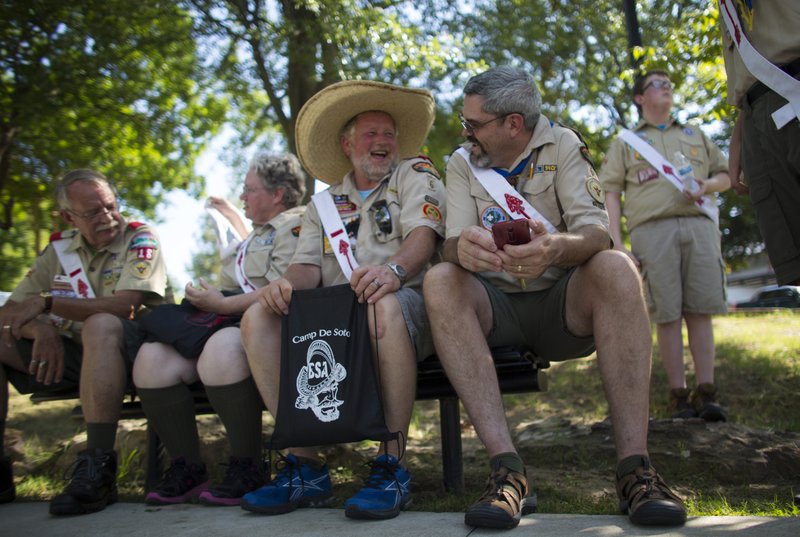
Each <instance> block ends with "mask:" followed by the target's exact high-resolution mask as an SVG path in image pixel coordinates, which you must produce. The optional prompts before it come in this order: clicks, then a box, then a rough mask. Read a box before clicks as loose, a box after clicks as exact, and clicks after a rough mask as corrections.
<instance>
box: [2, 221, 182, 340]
mask: <svg viewBox="0 0 800 537" xmlns="http://www.w3.org/2000/svg"><path fill="white" fill-rule="evenodd" d="M69 237H71V238H72V242H71V243H70V244H69V246H68V248H67V250H68V251H75V252H77V253H78V257H79V258H80V260H81V265H82V266H83V270H84V272H85V274H86V277H87V278H88V279H89V284H90V285H91V286H92V290H93V291H94V294H95V296H96V297H98V298H101V297H105V296H111V295H113V294H114V293H115V292H116V291H141V292H144V293H145V296H144V304H145V305H146V306H147V307H149V308H152V307H154V306H157V305H159V304H161V303H163V302H164V297H165V296H166V295H167V268H166V265H165V263H164V256H162V255H161V244H160V242H159V240H158V236H157V235H156V233H155V231H154V230H153V228H151V227H150V226H149V225H147V224H140V223H138V222H129V223H128V224H127V225H125V227H124V229H123V231H122V232H121V233H120V234H119V235H117V237H116V238H115V239H114V241H113V242H112V243H111V244H110V245H109V246H107V247H106V248H105V249H103V250H101V251H99V252H94V251H93V250H92V249H91V248H90V247H89V245H88V244H86V242H85V241H84V239H83V236H82V235H81V234H80V233H79V232H78V230H76V229H71V230H68V231H65V232H63V233H61V238H69ZM44 290H51V291H52V293H53V294H54V295H55V296H58V295H62V296H74V295H73V294H72V292H71V290H72V287H71V286H70V283H69V278H68V277H67V276H66V275H65V274H64V269H63V268H62V267H61V263H60V262H59V260H58V256H57V254H56V251H55V249H54V248H53V247H52V246H51V245H49V244H48V245H47V247H46V248H45V249H44V251H42V253H41V254H40V255H39V257H38V258H36V262H35V263H34V264H33V267H32V268H31V269H30V270H29V271H28V274H27V275H26V276H25V278H23V280H22V281H21V282H20V284H19V285H18V286H17V288H16V289H15V290H14V292H13V293H12V294H11V296H10V297H9V300H13V301H15V302H22V301H23V300H25V299H27V298H30V297H32V296H36V295H38V294H39V293H40V292H41V291H44ZM68 324H69V325H70V326H69V332H68V333H64V334H63V335H66V336H69V337H75V336H77V334H78V333H79V332H80V327H81V325H82V324H83V323H68ZM65 328H66V327H65Z"/></svg>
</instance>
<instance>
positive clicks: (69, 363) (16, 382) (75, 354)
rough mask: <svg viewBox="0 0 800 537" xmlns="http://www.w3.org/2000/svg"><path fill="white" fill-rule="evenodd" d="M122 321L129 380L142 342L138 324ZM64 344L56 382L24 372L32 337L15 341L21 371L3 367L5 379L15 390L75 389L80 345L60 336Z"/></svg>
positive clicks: (124, 352)
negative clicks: (60, 375)
mask: <svg viewBox="0 0 800 537" xmlns="http://www.w3.org/2000/svg"><path fill="white" fill-rule="evenodd" d="M120 321H121V322H122V330H123V338H124V340H125V341H124V342H123V345H122V357H123V359H124V360H125V366H126V370H127V372H128V382H129V383H130V379H131V371H133V360H134V359H135V358H136V353H137V352H139V347H140V346H141V344H142V337H141V335H140V333H139V325H138V323H136V322H135V321H130V320H128V319H120ZM61 341H62V342H63V343H64V377H63V378H62V379H61V382H59V383H58V384H50V385H49V386H48V385H45V384H42V383H40V382H37V381H36V377H35V376H31V375H30V374H28V365H30V362H31V355H32V353H33V340H30V339H20V340H18V341H17V354H18V355H19V357H20V358H21V359H22V362H23V363H24V364H25V370H24V371H19V370H17V369H14V368H13V367H8V366H5V369H6V375H7V376H8V381H9V382H10V383H11V384H12V385H13V386H14V388H15V389H16V390H17V392H19V393H33V392H49V391H61V390H70V389H77V388H78V385H79V383H80V379H81V363H82V362H83V347H82V346H81V344H80V343H78V342H77V341H74V340H73V339H71V338H68V337H62V338H61Z"/></svg>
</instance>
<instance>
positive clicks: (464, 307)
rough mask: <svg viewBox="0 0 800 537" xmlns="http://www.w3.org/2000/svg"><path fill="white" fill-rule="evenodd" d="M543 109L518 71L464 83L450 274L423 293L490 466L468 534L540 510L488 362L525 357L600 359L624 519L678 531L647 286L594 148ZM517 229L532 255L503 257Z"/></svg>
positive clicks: (520, 251)
mask: <svg viewBox="0 0 800 537" xmlns="http://www.w3.org/2000/svg"><path fill="white" fill-rule="evenodd" d="M540 106H541V96H540V95H539V90H538V88H537V87H536V83H535V82H534V80H533V78H532V77H531V76H530V75H529V74H527V73H526V72H525V71H522V70H518V69H515V68H511V67H498V68H495V69H491V70H489V71H487V72H484V73H482V74H480V75H477V76H475V77H473V78H472V79H470V81H469V82H468V83H467V85H466V87H465V88H464V105H463V111H462V114H461V116H460V119H461V122H462V125H463V127H464V135H465V137H466V138H467V142H466V143H465V144H464V145H463V146H462V147H461V148H460V149H459V150H458V151H456V153H454V154H453V155H452V156H451V158H450V160H449V162H448V165H447V181H446V185H447V213H448V218H447V232H446V240H445V243H444V251H443V256H444V261H445V262H443V263H440V264H438V265H435V266H434V267H433V268H432V269H431V270H429V272H428V274H427V275H426V277H425V281H424V288H423V293H424V296H425V298H426V301H425V302H426V308H427V310H428V316H429V319H430V323H431V327H432V329H433V337H434V343H435V345H436V350H437V353H438V356H439V358H440V360H441V362H442V364H443V365H444V368H445V371H446V372H447V375H448V377H449V379H450V381H451V383H452V384H453V386H454V387H455V389H456V391H457V392H458V395H459V398H460V399H461V401H462V402H463V403H464V407H465V408H466V410H467V412H468V413H469V415H470V419H471V420H472V423H473V425H474V426H475V430H476V432H477V433H478V436H479V437H480V439H481V441H482V442H483V443H484V445H485V446H486V449H487V451H488V452H489V455H490V457H491V462H490V464H491V470H492V473H491V476H490V477H489V480H488V483H487V487H486V490H485V492H484V494H483V496H482V497H481V498H480V499H479V500H478V501H477V502H476V503H474V504H473V505H472V506H471V507H470V508H469V509H468V510H467V513H466V517H465V522H466V524H468V525H470V526H476V527H488V528H513V527H515V526H516V525H517V524H518V523H519V520H520V517H521V515H522V514H526V513H530V512H533V511H534V510H535V508H536V495H535V494H534V493H533V492H532V490H531V488H530V486H529V485H528V480H527V475H526V471H525V466H524V463H523V462H522V460H521V459H520V457H519V455H518V454H517V452H516V449H515V447H514V445H513V442H512V440H511V434H510V432H509V430H508V425H507V422H506V420H505V411H504V408H503V399H502V395H501V393H500V389H499V387H498V383H497V377H496V373H495V369H494V364H493V363H492V355H491V352H490V348H491V347H494V346H500V345H527V346H529V347H530V348H532V350H533V351H534V352H535V353H536V354H538V355H539V356H540V357H542V358H544V359H546V360H549V361H560V360H566V359H571V358H578V357H582V356H588V355H589V354H591V353H592V352H594V351H595V350H596V351H597V357H598V361H599V364H600V373H601V375H602V377H603V383H604V385H605V392H606V395H607V398H608V403H609V408H610V411H611V416H612V419H613V428H614V438H615V442H616V448H617V457H618V465H617V472H616V474H617V476H616V482H617V493H618V495H619V499H620V503H619V505H620V509H621V510H622V511H623V512H626V513H628V514H629V515H630V518H631V520H632V521H633V522H634V523H636V524H643V525H681V524H683V523H684V522H685V520H686V510H685V508H684V506H683V504H682V502H681V500H680V498H678V497H677V496H676V495H675V494H674V493H673V492H672V491H671V490H670V489H669V488H668V487H667V485H666V484H665V483H664V481H663V480H662V479H661V477H660V476H659V475H658V473H656V471H655V469H654V468H653V467H652V465H651V464H650V459H649V456H648V452H647V424H648V415H649V384H650V352H651V338H650V327H649V324H648V320H647V311H646V308H645V302H644V296H643V293H642V283H641V279H640V278H639V275H638V272H637V271H636V268H635V267H634V265H633V263H632V262H631V261H630V259H629V258H628V257H627V256H625V255H624V254H622V253H621V252H617V251H614V250H612V249H611V248H610V247H611V241H610V238H609V232H608V216H607V214H606V211H605V207H604V205H603V191H602V188H601V187H600V183H599V181H598V179H597V175H596V173H595V171H594V169H593V167H592V164H591V162H590V160H589V157H588V151H587V150H586V147H585V145H584V144H583V142H582V141H581V140H580V138H579V137H578V136H577V135H576V134H575V133H574V132H573V131H571V130H570V129H567V128H564V127H562V126H560V125H557V124H554V123H551V122H550V120H548V119H547V118H546V117H544V116H542V115H541V113H540ZM511 220H522V221H524V222H525V223H526V226H527V232H528V235H529V237H525V236H524V233H522V234H521V235H522V238H521V239H520V238H519V236H520V233H519V230H517V231H516V232H512V233H511V235H510V237H511V238H512V242H523V243H524V244H511V243H508V244H504V245H503V246H502V248H500V247H498V243H496V242H495V240H494V237H493V234H492V231H491V229H492V228H493V226H496V225H498V224H499V223H502V222H506V221H511ZM501 225H502V224H501ZM498 235H500V236H503V238H504V239H507V238H509V234H508V232H505V233H503V234H498ZM528 238H529V239H530V240H527V239H528ZM526 241H527V242H526ZM442 297H446V300H444V299H442Z"/></svg>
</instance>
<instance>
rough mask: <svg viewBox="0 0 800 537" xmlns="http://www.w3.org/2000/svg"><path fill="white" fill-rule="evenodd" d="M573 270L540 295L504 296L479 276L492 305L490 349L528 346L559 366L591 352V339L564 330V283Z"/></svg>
mask: <svg viewBox="0 0 800 537" xmlns="http://www.w3.org/2000/svg"><path fill="white" fill-rule="evenodd" d="M573 273H574V269H573V270H571V271H569V272H568V273H567V274H566V275H565V276H564V277H563V278H561V279H560V280H558V281H557V282H556V284H555V285H554V286H553V287H551V288H549V289H545V290H543V291H532V292H529V293H505V292H503V291H501V290H500V289H498V288H497V287H495V286H494V285H493V284H491V283H490V282H489V281H488V280H486V279H485V278H483V277H482V276H480V275H475V277H476V278H478V281H480V282H481V284H483V286H484V288H485V289H486V293H487V294H488V295H489V301H490V302H491V304H492V329H491V331H490V332H489V336H488V337H487V338H486V342H487V343H488V344H489V347H501V346H507V345H527V346H528V347H530V348H531V350H532V351H533V352H534V353H535V354H536V355H537V356H538V357H540V358H543V359H545V360H548V361H550V362H560V361H563V360H569V359H572V358H580V357H583V356H588V355H590V354H591V353H593V352H594V338H593V337H592V336H588V337H578V336H575V335H573V334H572V333H570V331H569V330H568V329H567V322H566V315H565V311H566V308H565V303H566V299H567V283H569V280H570V278H571V277H572V274H573Z"/></svg>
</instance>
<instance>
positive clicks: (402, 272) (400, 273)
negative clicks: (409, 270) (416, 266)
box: [386, 263, 406, 287]
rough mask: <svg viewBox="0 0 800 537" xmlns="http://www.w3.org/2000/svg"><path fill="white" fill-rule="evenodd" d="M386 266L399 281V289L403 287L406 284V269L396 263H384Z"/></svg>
mask: <svg viewBox="0 0 800 537" xmlns="http://www.w3.org/2000/svg"><path fill="white" fill-rule="evenodd" d="M386 266H387V267H389V270H391V271H392V272H394V275H395V276H397V279H398V280H400V287H403V285H405V283H406V269H404V268H403V267H402V265H398V264H397V263H386Z"/></svg>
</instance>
